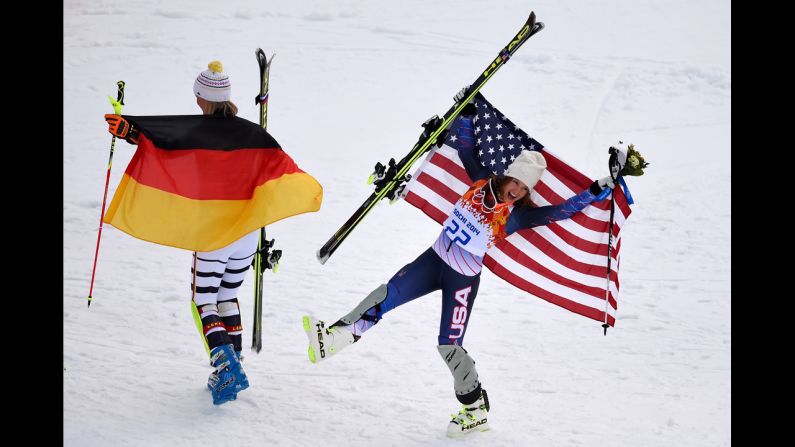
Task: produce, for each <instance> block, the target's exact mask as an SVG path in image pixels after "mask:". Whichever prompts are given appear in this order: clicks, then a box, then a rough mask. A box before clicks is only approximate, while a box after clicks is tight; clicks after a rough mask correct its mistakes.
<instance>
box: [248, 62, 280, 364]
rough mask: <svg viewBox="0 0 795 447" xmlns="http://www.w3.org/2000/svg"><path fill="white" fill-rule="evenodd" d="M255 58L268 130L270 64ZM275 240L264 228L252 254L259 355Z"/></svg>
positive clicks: (255, 343) (275, 260)
mask: <svg viewBox="0 0 795 447" xmlns="http://www.w3.org/2000/svg"><path fill="white" fill-rule="evenodd" d="M254 54H255V56H256V57H257V64H259V80H260V89H259V94H258V95H257V96H256V97H255V98H254V104H257V105H259V110H260V115H259V124H260V126H262V128H263V129H266V130H267V128H268V75H269V74H270V69H271V62H273V57H274V56H275V54H274V55H273V56H271V58H270V60H268V59H267V57H266V56H265V52H264V51H262V48H257V50H256V51H255V52H254ZM274 243H275V239H272V240H270V241H268V240H267V239H266V238H265V227H263V228H262V229H260V233H259V242H258V243H257V252H256V253H254V261H253V262H252V265H253V266H254V324H253V327H254V330H253V334H252V339H251V349H252V350H254V351H255V352H257V353H259V352H260V351H261V350H262V274H263V273H264V272H265V270H267V269H269V268H270V269H273V271H274V272H275V271H277V270H278V268H279V259H280V258H281V255H282V251H281V250H273V251H271V248H272V247H273V245H274Z"/></svg>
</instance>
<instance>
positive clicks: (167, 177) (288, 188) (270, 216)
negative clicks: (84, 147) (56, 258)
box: [104, 115, 323, 251]
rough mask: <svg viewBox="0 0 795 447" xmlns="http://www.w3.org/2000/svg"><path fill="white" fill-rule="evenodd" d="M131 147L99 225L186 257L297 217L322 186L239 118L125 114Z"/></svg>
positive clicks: (310, 207)
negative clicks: (134, 138)
mask: <svg viewBox="0 0 795 447" xmlns="http://www.w3.org/2000/svg"><path fill="white" fill-rule="evenodd" d="M124 118H125V119H127V121H129V122H130V123H132V125H133V126H134V127H135V129H137V130H138V131H139V132H140V136H139V142H138V149H137V150H136V152H135V155H134V156H133V158H132V160H131V161H130V164H129V166H127V170H126V171H125V173H124V177H122V180H121V183H120V184H119V187H118V188H117V190H116V193H115V194H114V196H113V200H112V201H111V203H110V207H109V208H108V212H107V214H105V219H104V221H105V222H106V223H108V224H111V225H113V226H114V227H116V228H118V229H120V230H122V231H124V232H125V233H128V234H130V235H131V236H134V237H136V238H138V239H143V240H145V241H149V242H154V243H156V244H161V245H168V246H171V247H177V248H184V249H186V250H191V251H212V250H216V249H218V248H221V247H225V246H227V245H229V244H230V243H232V242H234V241H236V240H238V239H240V238H241V237H243V236H245V235H246V234H248V233H250V232H252V231H254V230H256V229H258V228H262V227H264V226H266V225H268V224H271V223H273V222H276V221H278V220H281V219H284V218H286V217H290V216H294V215H296V214H301V213H306V212H310V211H317V210H319V209H320V203H321V201H322V200H323V188H322V187H321V186H320V184H319V183H318V182H317V180H315V179H314V178H313V177H312V176H311V175H309V174H307V173H306V172H304V171H302V170H301V169H300V168H299V167H298V165H296V164H295V162H294V161H293V160H292V159H291V158H290V156H288V155H287V154H286V153H285V152H284V151H283V150H282V149H281V147H280V146H279V143H277V142H276V140H275V139H274V138H273V137H272V136H271V135H270V134H268V133H267V132H266V131H265V129H263V128H262V127H260V126H258V125H256V124H254V123H252V122H250V121H247V120H245V119H242V118H238V117H231V118H230V117H222V116H204V115H172V116H127V115H125V116H124Z"/></svg>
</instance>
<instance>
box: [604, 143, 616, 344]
mask: <svg viewBox="0 0 795 447" xmlns="http://www.w3.org/2000/svg"><path fill="white" fill-rule="evenodd" d="M609 152H610V158H609V159H608V161H607V168H608V169H609V170H610V178H611V179H613V191H611V192H610V228H609V233H608V234H607V286H606V287H605V322H604V324H602V327H603V328H604V335H605V336H607V328H608V327H610V325H609V324H607V308H608V306H610V264H611V261H612V259H611V258H610V249H611V248H613V218H614V217H615V214H616V185H617V184H618V179H619V178H620V177H621V173H620V172H619V171H620V165H619V163H618V155H617V153H616V152H615V150H614V149H613V148H612V147H611V148H610V150H609Z"/></svg>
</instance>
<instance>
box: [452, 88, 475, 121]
mask: <svg viewBox="0 0 795 447" xmlns="http://www.w3.org/2000/svg"><path fill="white" fill-rule="evenodd" d="M469 87H470V86H469V85H467V86H466V87H464V88H462V89H461V90H460V91H459V92H458V93H456V94H455V96H453V100H455V102H457V103H458V102H461V101H463V100H464V98H466V96H467V95H468V94H469ZM474 101H475V100H474V99H473V100H471V101H469V102H468V103H467V105H465V106H464V108H463V109H461V116H472V115H475V114H476V113H477V108H476V107H475V104H473V103H474Z"/></svg>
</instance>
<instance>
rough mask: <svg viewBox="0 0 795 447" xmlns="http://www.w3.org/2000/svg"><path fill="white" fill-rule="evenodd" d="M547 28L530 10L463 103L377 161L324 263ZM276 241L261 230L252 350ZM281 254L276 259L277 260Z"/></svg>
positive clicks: (261, 99) (264, 69) (263, 76)
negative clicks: (405, 148)
mask: <svg viewBox="0 0 795 447" xmlns="http://www.w3.org/2000/svg"><path fill="white" fill-rule="evenodd" d="M542 29H544V24H543V23H542V22H536V16H535V13H534V12H531V13H530V16H529V17H528V19H527V21H526V22H525V23H524V25H523V26H522V28H521V29H520V30H519V32H518V33H516V36H514V38H513V39H511V41H510V42H509V43H508V45H506V46H505V47H504V48H503V49H502V50H500V52H499V53H498V54H497V57H496V58H494V60H493V61H492V62H491V63H490V64H489V65H488V66H487V67H486V69H485V70H483V72H482V73H480V75H479V76H478V77H477V79H475V81H474V82H473V83H472V84H471V85H470V87H469V89H468V90H467V92H466V95H465V97H464V98H462V100H461V101H460V102H457V103H455V104H453V106H452V107H451V108H450V109H449V110H448V111H447V113H445V114H444V116H443V117H442V118H438V117H434V119H432V120H429V122H428V123H426V125H425V130H424V131H423V133H422V135H420V138H419V140H418V141H417V143H416V144H415V145H414V147H413V148H412V149H411V151H410V152H409V153H408V154H407V155H406V156H405V157H403V159H402V160H400V161H399V162H397V163H395V161H394V159H392V160H390V162H389V163H388V166H384V165H382V164H381V163H378V164H376V168H375V172H374V173H373V175H371V176H370V182H371V183H375V185H376V190H375V192H373V193H372V194H371V195H370V197H368V198H367V200H365V201H364V203H363V204H362V205H361V206H360V207H359V209H357V210H356V211H355V212H354V213H353V215H352V216H351V217H350V218H349V219H348V220H347V221H346V222H345V223H344V224H343V225H342V227H340V229H339V230H337V232H336V233H334V235H333V236H332V237H331V239H329V240H328V241H327V242H326V243H325V245H323V247H321V248H320V250H318V252H317V258H318V260H319V261H320V263H321V264H325V263H326V261H328V259H329V258H330V257H331V255H332V254H334V252H335V251H336V250H337V248H339V246H340V244H342V241H344V240H345V238H347V237H348V235H349V234H350V233H351V231H353V229H354V228H356V226H357V225H359V223H360V222H361V221H362V219H364V217H365V216H366V215H367V214H368V213H369V212H370V211H371V210H372V209H373V207H374V206H375V205H376V204H377V203H378V202H379V201H380V200H381V199H383V198H386V197H388V198H389V199H391V200H396V199H397V198H398V197H399V195H400V193H401V192H402V188H403V187H404V186H405V185H404V184H405V182H406V181H408V180H409V179H410V175H408V171H409V169H411V166H412V165H413V164H414V163H415V162H416V161H417V160H418V159H419V158H420V157H421V156H422V155H423V154H425V153H426V152H427V151H428V150H430V149H431V145H432V144H434V143H436V141H437V139H439V137H440V135H442V134H443V132H444V131H445V129H447V127H448V126H449V125H450V124H451V123H452V122H453V120H454V119H455V118H456V117H458V115H459V113H461V110H462V109H463V108H464V107H465V106H466V105H467V104H468V103H469V102H470V101H471V100H472V99H473V98H474V97H475V95H476V94H477V93H478V92H479V91H480V89H481V88H483V86H484V85H485V84H486V82H488V81H489V79H491V77H492V76H494V73H496V72H497V70H499V69H500V68H501V67H502V66H503V65H505V63H506V62H508V59H510V58H511V56H513V55H514V53H516V51H517V50H518V49H519V47H521V46H522V44H524V43H525V41H527V39H529V38H530V37H532V36H533V35H535V34H536V33H537V32H539V31H541V30H542ZM256 54H257V62H258V63H259V67H260V94H259V95H258V96H257V98H256V101H257V103H258V104H259V105H260V111H261V114H260V125H261V126H262V127H263V128H266V126H267V124H266V123H267V106H268V73H269V71H270V63H271V61H272V60H273V57H271V60H270V61H269V60H267V59H266V58H265V53H264V52H263V51H262V50H261V49H257V51H256ZM272 245H273V241H271V242H268V241H267V240H266V239H265V229H264V228H263V229H262V232H261V233H260V245H259V248H258V249H257V254H256V256H255V259H254V273H255V275H256V276H255V283H254V337H253V341H252V349H255V350H256V352H259V351H260V350H261V349H262V272H263V271H264V270H265V269H267V268H270V267H269V266H272V265H273V263H272V262H271V261H270V259H271V257H272V256H273V254H271V255H269V254H268V250H269V249H270V247H272ZM277 252H278V256H280V255H281V251H279V250H276V251H274V252H273V253H277ZM278 256H277V257H276V261H277V262H278Z"/></svg>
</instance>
